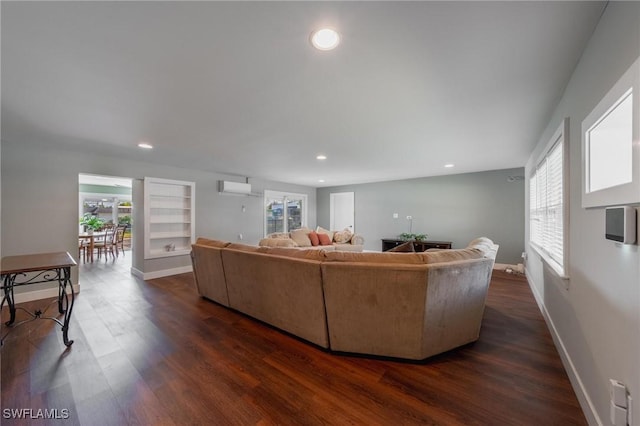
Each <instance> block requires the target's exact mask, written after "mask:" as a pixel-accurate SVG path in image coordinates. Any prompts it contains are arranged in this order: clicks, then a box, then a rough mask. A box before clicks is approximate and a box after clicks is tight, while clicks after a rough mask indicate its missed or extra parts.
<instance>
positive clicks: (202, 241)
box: [196, 237, 231, 248]
mask: <svg viewBox="0 0 640 426" xmlns="http://www.w3.org/2000/svg"><path fill="white" fill-rule="evenodd" d="M196 244H197V245H199V246H207V247H218V248H224V247H226V246H228V245H229V244H231V243H230V242H228V241H220V240H212V239H209V238H203V237H200V238H198V239H197V240H196Z"/></svg>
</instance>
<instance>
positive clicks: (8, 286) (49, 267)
mask: <svg viewBox="0 0 640 426" xmlns="http://www.w3.org/2000/svg"><path fill="white" fill-rule="evenodd" d="M76 265H77V264H76V262H75V260H73V258H72V257H71V255H70V254H69V253H68V252H56V253H39V254H27V255H20V256H7V257H3V258H2V262H1V263H0V267H1V268H0V269H1V271H0V276H1V277H2V287H1V289H2V292H3V298H2V302H0V310H2V307H3V306H4V304H5V302H6V303H7V306H9V313H10V318H9V321H7V322H6V323H5V325H7V326H14V327H17V326H18V325H21V324H24V323H25V322H29V321H33V320H35V319H38V318H40V319H49V320H51V321H55V322H56V323H58V324H59V325H60V326H61V327H62V339H63V341H64V344H65V345H66V346H71V345H72V344H73V340H69V336H68V332H69V320H70V319H71V311H72V310H73V302H74V294H73V286H72V284H71V267H72V266H76ZM49 282H57V283H58V297H57V298H56V300H54V301H53V302H52V303H51V304H54V303H56V302H57V305H58V312H59V313H60V315H64V318H63V319H62V321H61V320H60V319H58V318H56V317H53V316H44V315H45V313H46V311H47V308H48V306H47V308H45V309H44V310H40V309H38V310H36V311H34V312H30V311H27V310H26V309H23V308H16V306H15V297H14V294H13V290H14V288H15V287H21V286H25V285H31V284H40V283H49ZM67 290H69V292H67ZM49 306H50V305H49ZM16 309H20V310H23V311H25V312H27V313H28V314H29V315H30V316H31V318H29V319H27V320H24V321H20V322H18V323H15V320H16ZM10 331H11V330H9V331H7V332H6V333H5V334H4V335H2V338H1V340H0V345H2V344H3V343H4V339H5V338H6V337H7V335H8V334H9V333H10Z"/></svg>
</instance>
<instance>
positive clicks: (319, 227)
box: [316, 226, 334, 241]
mask: <svg viewBox="0 0 640 426" xmlns="http://www.w3.org/2000/svg"><path fill="white" fill-rule="evenodd" d="M316 233H318V234H325V235H327V236H328V237H329V241H333V234H334V232H333V231H329V230H328V229H324V228H323V227H322V226H318V227H317V228H316Z"/></svg>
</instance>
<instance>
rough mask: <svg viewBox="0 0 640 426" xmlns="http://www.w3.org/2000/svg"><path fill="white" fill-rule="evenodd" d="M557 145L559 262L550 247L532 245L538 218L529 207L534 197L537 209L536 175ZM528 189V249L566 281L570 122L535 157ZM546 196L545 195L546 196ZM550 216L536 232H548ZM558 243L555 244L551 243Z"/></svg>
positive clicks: (545, 164)
mask: <svg viewBox="0 0 640 426" xmlns="http://www.w3.org/2000/svg"><path fill="white" fill-rule="evenodd" d="M559 144H562V148H561V153H562V161H561V165H562V171H561V173H560V176H561V177H562V194H561V198H560V199H561V206H562V213H561V215H562V216H561V217H562V256H561V257H562V258H561V259H559V258H558V256H555V255H554V254H553V250H552V249H550V248H549V247H545V246H544V242H543V241H540V239H539V238H537V239H536V240H537V241H534V237H535V236H534V232H535V229H534V221H535V220H537V218H538V216H539V215H540V212H538V210H540V208H539V207H537V206H532V202H533V201H534V196H535V200H536V204H537V205H538V202H537V200H538V197H539V191H538V184H539V181H540V180H539V179H540V177H541V176H539V172H540V171H541V170H542V169H543V167H544V168H546V167H547V162H548V160H549V159H550V158H551V156H552V155H553V154H554V152H555V149H556V148H557V147H558V145H559ZM548 176H549V173H548V171H546V172H545V179H548ZM532 182H534V183H535V185H536V188H535V189H536V194H532ZM528 183H529V186H528V190H529V223H528V226H529V246H530V247H531V248H532V249H533V250H534V251H535V252H536V253H538V255H539V256H540V257H541V259H542V260H543V261H544V262H545V263H546V264H547V265H548V266H549V267H551V269H552V270H553V271H555V272H556V274H557V275H558V276H559V277H560V278H562V279H569V275H568V265H569V118H565V119H564V120H563V121H562V123H561V124H560V126H559V128H558V129H557V130H556V131H555V132H554V134H553V136H552V137H551V139H550V140H549V142H548V143H547V145H546V146H545V149H544V150H543V151H542V154H541V155H540V156H539V157H538V160H537V161H536V163H535V167H534V168H533V171H532V172H531V175H530V176H529V180H528ZM545 185H547V186H548V181H547V182H546V183H545ZM546 195H547V196H548V193H547V194H546ZM548 207H549V206H548V205H545V206H544V209H547V210H548ZM549 216H550V215H548V214H546V215H545V217H544V218H542V223H541V226H539V227H536V228H538V232H545V229H548V226H549V224H550V221H547V220H545V218H548V217H549ZM554 241H557V240H554Z"/></svg>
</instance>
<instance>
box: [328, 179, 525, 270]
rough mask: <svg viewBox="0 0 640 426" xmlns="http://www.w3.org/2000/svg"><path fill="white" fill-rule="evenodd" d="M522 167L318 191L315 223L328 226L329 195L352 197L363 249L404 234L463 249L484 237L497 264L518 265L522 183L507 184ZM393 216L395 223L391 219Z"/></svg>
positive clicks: (522, 204)
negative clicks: (351, 194) (492, 248)
mask: <svg viewBox="0 0 640 426" xmlns="http://www.w3.org/2000/svg"><path fill="white" fill-rule="evenodd" d="M523 174H524V169H522V168H518V169H507V170H494V171H488V172H481V173H466V174H459V175H448V176H436V177H427V178H420V179H407V180H398V181H390V182H378V183H370V184H361V185H347V186H338V187H330V188H322V189H318V225H320V226H323V227H325V228H328V227H329V194H330V193H332V192H350V191H353V192H354V193H355V216H356V217H355V229H356V232H357V233H358V234H361V235H362V236H363V237H364V238H365V248H366V249H368V250H380V249H381V241H380V240H381V239H382V238H393V237H397V236H398V235H399V234H401V233H403V232H409V221H407V219H406V218H407V216H412V217H413V226H412V232H413V233H420V234H427V235H428V238H429V239H430V240H444V241H452V242H453V247H454V248H461V247H465V246H466V245H467V244H468V243H469V241H471V240H472V239H474V238H476V237H481V236H486V237H489V238H491V239H492V240H493V241H494V242H496V243H498V244H500V250H499V251H498V258H497V261H498V262H501V263H511V264H515V263H520V262H521V261H522V258H521V255H522V251H523V249H524V238H523V235H522V231H523V229H524V184H523V181H522V180H517V181H515V182H508V181H507V178H508V177H509V176H522V175H523ZM393 213H398V216H399V217H398V219H393Z"/></svg>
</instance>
